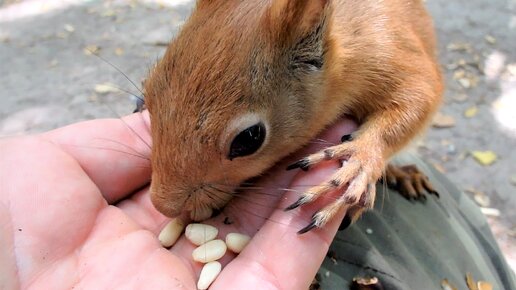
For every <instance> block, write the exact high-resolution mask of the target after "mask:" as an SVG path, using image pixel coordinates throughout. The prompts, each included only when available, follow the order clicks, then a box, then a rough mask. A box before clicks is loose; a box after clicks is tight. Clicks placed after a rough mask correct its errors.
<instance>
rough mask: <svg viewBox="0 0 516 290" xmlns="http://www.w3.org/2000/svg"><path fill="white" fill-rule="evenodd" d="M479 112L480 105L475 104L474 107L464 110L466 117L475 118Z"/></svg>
mask: <svg viewBox="0 0 516 290" xmlns="http://www.w3.org/2000/svg"><path fill="white" fill-rule="evenodd" d="M477 113H478V107H477V106H473V107H470V108H468V109H467V110H466V111H465V112H464V116H465V117H466V118H473V117H475V116H476V115H477Z"/></svg>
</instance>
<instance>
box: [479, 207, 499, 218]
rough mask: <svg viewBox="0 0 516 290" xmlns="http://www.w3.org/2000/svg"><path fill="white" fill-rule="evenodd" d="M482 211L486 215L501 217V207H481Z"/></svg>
mask: <svg viewBox="0 0 516 290" xmlns="http://www.w3.org/2000/svg"><path fill="white" fill-rule="evenodd" d="M480 211H481V212H482V213H483V214H484V215H485V216H490V217H499V216H500V214H501V213H500V210H499V209H496V208H490V207H481V208H480Z"/></svg>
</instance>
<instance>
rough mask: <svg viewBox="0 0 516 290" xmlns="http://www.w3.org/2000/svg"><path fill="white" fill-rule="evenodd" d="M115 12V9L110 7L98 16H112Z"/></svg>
mask: <svg viewBox="0 0 516 290" xmlns="http://www.w3.org/2000/svg"><path fill="white" fill-rule="evenodd" d="M115 14H116V13H115V10H112V9H108V10H106V11H103V12H102V13H101V14H100V16H102V17H111V16H114V15H115Z"/></svg>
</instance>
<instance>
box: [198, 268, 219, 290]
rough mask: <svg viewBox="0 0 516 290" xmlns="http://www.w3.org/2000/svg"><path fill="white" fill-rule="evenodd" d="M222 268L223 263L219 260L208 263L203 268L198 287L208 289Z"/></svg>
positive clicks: (202, 289) (200, 289)
mask: <svg viewBox="0 0 516 290" xmlns="http://www.w3.org/2000/svg"><path fill="white" fill-rule="evenodd" d="M221 270H222V265H221V264H220V263H219V262H217V261H215V262H209V263H208V264H206V265H204V267H202V270H201V275H199V281H197V289H199V290H206V289H208V287H210V285H211V283H213V281H215V279H216V278H217V276H218V275H219V273H220V271H221Z"/></svg>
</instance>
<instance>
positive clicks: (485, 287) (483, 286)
mask: <svg viewBox="0 0 516 290" xmlns="http://www.w3.org/2000/svg"><path fill="white" fill-rule="evenodd" d="M477 287H478V290H493V285H491V284H490V283H488V282H486V281H478V283H477Z"/></svg>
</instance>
